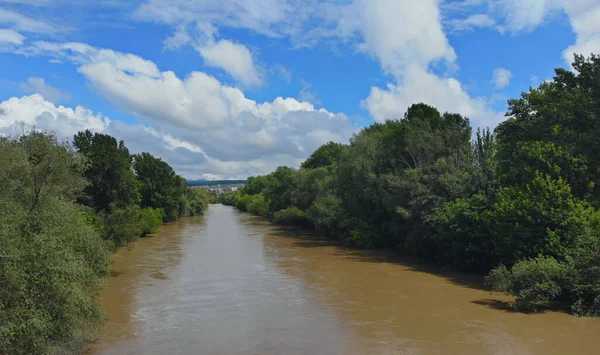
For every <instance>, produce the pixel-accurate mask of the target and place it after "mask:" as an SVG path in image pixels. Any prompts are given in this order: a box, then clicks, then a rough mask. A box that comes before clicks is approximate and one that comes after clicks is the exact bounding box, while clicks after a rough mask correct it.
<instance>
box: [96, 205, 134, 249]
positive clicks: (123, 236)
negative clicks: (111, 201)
mask: <svg viewBox="0 0 600 355" xmlns="http://www.w3.org/2000/svg"><path fill="white" fill-rule="evenodd" d="M102 222H103V225H101V229H100V231H101V233H102V235H103V236H104V237H105V238H106V239H108V240H110V241H111V242H113V243H114V244H115V246H122V245H125V244H128V243H131V242H134V241H136V240H137V239H138V238H139V237H140V236H141V235H142V234H143V233H142V232H143V230H142V226H141V225H140V208H139V207H138V206H128V207H125V208H116V207H115V206H114V205H112V206H111V209H110V213H106V214H104V215H103V218H102Z"/></svg>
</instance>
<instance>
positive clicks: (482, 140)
mask: <svg viewBox="0 0 600 355" xmlns="http://www.w3.org/2000/svg"><path fill="white" fill-rule="evenodd" d="M573 68H574V69H575V70H574V71H572V72H571V71H568V70H565V69H557V70H556V76H555V77H554V80H552V81H549V82H545V83H543V84H542V85H540V87H539V88H537V89H531V90H530V91H529V92H527V93H524V94H523V95H522V97H521V98H520V99H517V100H510V101H509V111H508V114H507V116H508V117H509V118H508V119H507V120H506V121H505V122H503V123H502V124H500V125H499V126H498V127H497V128H496V130H495V132H493V133H492V132H491V131H489V130H483V131H481V130H480V131H477V132H472V131H471V126H470V124H469V121H468V119H467V118H465V117H463V116H461V115H458V114H452V113H443V114H442V113H440V112H439V111H438V110H436V109H435V108H434V107H431V106H428V105H425V104H416V105H413V106H411V107H410V108H409V109H408V110H407V112H406V114H405V115H404V117H403V118H402V119H401V120H393V121H387V122H385V123H376V124H373V125H371V126H370V127H367V128H364V129H363V130H362V131H361V132H360V133H358V134H356V135H355V136H354V137H353V138H352V139H351V140H350V144H348V145H340V144H336V143H328V144H326V145H324V146H322V147H321V148H319V149H317V151H315V152H314V153H313V154H312V155H311V156H310V157H309V158H308V159H307V160H306V161H305V162H304V164H302V166H301V168H300V169H299V170H294V169H291V168H287V167H280V168H278V169H277V170H276V171H275V172H273V173H271V174H269V175H266V176H258V177H252V178H249V179H248V183H247V185H246V186H245V187H244V188H243V189H241V190H240V191H239V192H236V193H225V194H222V195H221V196H220V197H219V199H220V201H221V202H223V203H225V204H230V205H235V206H236V207H238V208H239V209H241V210H244V211H248V212H250V213H254V214H258V215H262V216H265V217H266V218H268V219H270V220H272V221H274V222H278V223H284V224H300V225H309V226H312V227H313V228H314V229H315V230H317V231H318V232H319V233H321V234H323V235H325V236H328V237H330V238H335V239H340V240H343V241H345V242H346V243H348V244H350V245H353V246H356V247H360V248H382V247H385V248H393V249H395V250H398V251H399V252H401V253H404V254H410V255H416V256H419V257H421V258H423V259H425V260H427V261H430V262H434V263H438V264H441V265H448V266H451V267H453V268H455V269H459V270H465V271H470V272H476V273H481V274H487V273H489V276H488V277H487V282H488V283H489V284H490V285H491V287H492V288H493V289H495V290H498V291H503V292H509V293H512V294H514V295H515V296H516V297H517V302H516V303H517V305H518V306H520V307H523V308H531V307H535V306H536V305H537V304H539V303H545V302H548V301H555V300H556V301H563V302H568V303H569V304H570V305H571V307H572V309H573V311H574V312H575V313H578V314H599V313H600V253H599V251H600V236H599V232H600V217H599V212H598V210H597V209H598V207H600V187H598V182H599V179H600V139H598V137H600V85H598V83H600V58H599V57H596V56H592V57H591V58H588V59H585V58H583V57H580V56H578V57H576V58H575V62H574V63H573Z"/></svg>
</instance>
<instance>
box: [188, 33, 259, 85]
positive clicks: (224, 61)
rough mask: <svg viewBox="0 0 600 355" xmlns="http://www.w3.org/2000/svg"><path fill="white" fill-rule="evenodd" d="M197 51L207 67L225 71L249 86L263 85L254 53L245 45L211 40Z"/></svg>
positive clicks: (198, 47)
mask: <svg viewBox="0 0 600 355" xmlns="http://www.w3.org/2000/svg"><path fill="white" fill-rule="evenodd" d="M197 49H198V52H200V54H201V55H202V58H204V62H205V63H206V64H207V65H209V66H213V67H218V68H221V69H223V70H225V71H226V72H227V73H228V74H229V75H231V77H232V78H233V79H235V80H236V81H238V82H240V83H242V84H244V85H247V86H252V85H259V84H261V82H262V80H261V77H260V74H259V72H258V69H257V68H256V65H255V64H254V58H253V56H252V53H251V52H250V50H249V49H248V48H247V47H246V46H244V45H243V44H239V43H234V42H232V41H229V40H225V39H222V40H218V41H214V40H211V41H209V42H208V43H206V44H204V45H200V46H197Z"/></svg>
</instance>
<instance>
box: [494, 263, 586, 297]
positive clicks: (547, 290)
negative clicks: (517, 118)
mask: <svg viewBox="0 0 600 355" xmlns="http://www.w3.org/2000/svg"><path fill="white" fill-rule="evenodd" d="M574 274H575V270H574V267H573V264H572V263H570V262H563V263H561V262H558V261H557V260H556V259H554V258H553V257H543V256H539V257H537V258H535V259H528V260H522V261H519V262H517V263H516V264H515V265H513V267H512V268H511V269H510V270H508V269H507V268H506V267H505V266H504V265H500V266H499V267H497V268H495V269H493V270H492V271H491V272H490V274H489V275H488V276H487V277H486V284H487V285H489V286H491V288H492V289H493V290H494V291H499V292H505V293H510V294H511V295H513V296H515V297H516V299H515V301H516V305H517V307H518V308H520V309H535V307H536V306H537V305H539V304H541V303H547V302H549V301H553V300H555V299H557V298H558V297H559V296H561V294H562V293H563V291H568V289H569V284H570V280H572V278H573V276H574Z"/></svg>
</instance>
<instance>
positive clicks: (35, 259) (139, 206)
mask: <svg viewBox="0 0 600 355" xmlns="http://www.w3.org/2000/svg"><path fill="white" fill-rule="evenodd" d="M0 186H1V188H0V211H2V213H0V354H54V353H79V352H80V351H81V349H82V348H83V347H84V346H85V345H86V344H87V342H88V341H89V340H90V339H93V337H94V332H95V331H96V330H97V329H98V328H99V327H100V326H101V325H102V322H103V312H102V309H101V307H100V306H99V304H98V303H97V301H96V298H97V294H98V290H99V289H100V288H101V286H102V282H103V278H104V276H105V275H106V274H107V273H108V271H109V266H110V255H111V252H112V251H113V250H114V249H115V248H116V247H118V246H121V245H124V244H127V243H130V242H133V241H135V240H136V239H137V238H139V237H142V236H145V235H147V234H150V233H154V232H155V231H156V230H157V228H158V227H159V226H160V225H161V224H162V223H163V222H165V221H172V220H176V219H178V218H179V217H181V216H186V215H197V214H202V213H203V212H204V210H205V209H206V207H207V206H208V196H207V195H206V193H205V192H204V190H202V189H194V190H192V189H189V188H187V184H186V182H185V180H184V179H183V178H182V177H180V176H178V175H177V174H176V173H175V172H174V171H173V169H172V168H171V167H170V166H169V165H168V164H167V163H166V162H164V161H162V160H161V159H159V158H155V157H153V156H152V155H150V154H148V153H142V154H140V155H131V154H130V153H129V151H128V150H127V148H126V147H125V144H124V142H123V141H121V142H117V140H116V139H115V138H113V137H111V136H109V135H106V134H99V133H96V134H93V133H91V132H90V131H85V132H80V133H78V134H77V135H76V136H75V137H74V139H73V144H72V145H71V144H69V143H66V142H59V141H58V140H57V138H56V137H55V136H53V135H52V134H47V133H40V132H32V133H29V134H26V135H22V136H18V137H0Z"/></svg>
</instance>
